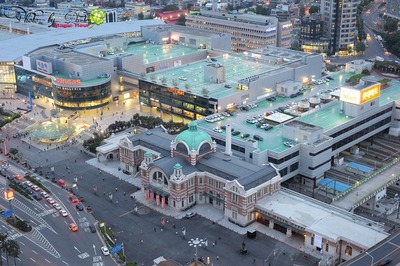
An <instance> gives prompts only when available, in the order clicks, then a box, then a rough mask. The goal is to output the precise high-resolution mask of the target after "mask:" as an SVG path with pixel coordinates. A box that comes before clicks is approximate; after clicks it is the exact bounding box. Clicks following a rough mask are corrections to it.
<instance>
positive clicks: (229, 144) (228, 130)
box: [225, 125, 232, 156]
mask: <svg viewBox="0 0 400 266" xmlns="http://www.w3.org/2000/svg"><path fill="white" fill-rule="evenodd" d="M225 154H226V155H229V156H231V155H232V126H231V125H226V138H225Z"/></svg>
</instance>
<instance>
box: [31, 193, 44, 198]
mask: <svg viewBox="0 0 400 266" xmlns="http://www.w3.org/2000/svg"><path fill="white" fill-rule="evenodd" d="M33 198H34V199H35V200H41V199H42V196H40V194H39V193H35V194H33Z"/></svg>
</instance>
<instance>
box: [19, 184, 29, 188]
mask: <svg viewBox="0 0 400 266" xmlns="http://www.w3.org/2000/svg"><path fill="white" fill-rule="evenodd" d="M19 187H20V188H22V189H26V188H27V187H28V186H27V185H26V184H24V183H20V184H19Z"/></svg>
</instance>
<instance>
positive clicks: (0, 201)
mask: <svg viewBox="0 0 400 266" xmlns="http://www.w3.org/2000/svg"><path fill="white" fill-rule="evenodd" d="M12 172H14V173H20V170H19V169H18V168H17V167H14V166H13V165H12V167H11V168H10V169H9V170H8V173H9V174H10V173H12ZM43 183H44V184H45V185H46V186H47V187H48V189H49V190H50V191H51V192H52V194H51V197H52V198H54V199H55V200H56V201H57V202H58V203H59V204H60V205H61V206H62V207H63V208H64V209H65V210H66V211H67V212H68V214H69V215H68V216H67V217H62V216H61V215H60V214H59V212H58V211H57V210H56V209H55V208H54V207H53V206H51V205H50V204H49V203H48V202H47V201H46V200H45V199H42V200H40V201H36V200H34V201H31V200H28V199H27V198H25V197H23V196H20V195H19V194H16V197H15V199H13V200H12V209H13V211H14V213H15V214H16V215H17V216H18V217H20V218H21V219H23V220H25V221H28V222H29V223H30V224H31V226H32V227H33V229H32V231H31V232H29V233H22V232H16V230H15V229H12V228H10V226H9V225H7V224H6V223H5V222H4V221H3V220H1V221H2V222H3V224H2V226H1V227H2V228H1V230H2V232H3V233H7V234H8V235H10V236H11V238H12V239H15V240H16V241H18V242H19V243H20V247H21V258H20V260H21V262H23V263H26V265H61V264H63V265H83V264H84V265H94V266H96V265H97V266H99V265H115V263H114V262H113V260H112V259H111V258H110V257H107V256H103V255H102V254H101V251H100V247H101V246H102V245H103V243H102V242H101V240H100V238H99V236H98V235H97V234H93V233H91V232H90V230H89V228H88V226H89V224H91V223H92V224H93V223H94V222H95V220H94V218H93V217H92V216H91V215H90V214H89V213H87V212H85V211H83V212H82V211H81V212H79V211H77V210H76V209H75V206H74V205H73V204H72V203H71V202H69V200H68V197H69V196H70V194H69V193H68V192H67V191H66V190H64V189H61V188H59V187H58V186H56V185H55V184H53V183H51V182H48V181H46V180H43ZM3 184H4V181H3ZM5 187H6V186H4V185H3V187H2V189H4V188H5ZM0 205H2V206H4V207H5V208H8V207H9V203H8V201H7V200H5V199H4V197H1V198H0ZM69 223H75V224H77V225H78V228H79V230H78V232H72V231H71V230H70V229H69V226H68V225H69ZM66 243H68V245H66ZM3 257H4V256H3ZM27 262H30V263H27ZM99 263H100V264H99ZM18 264H19V265H21V263H18Z"/></svg>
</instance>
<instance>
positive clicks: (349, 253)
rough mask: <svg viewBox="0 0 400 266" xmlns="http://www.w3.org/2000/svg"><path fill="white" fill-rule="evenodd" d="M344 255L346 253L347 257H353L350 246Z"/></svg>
mask: <svg viewBox="0 0 400 266" xmlns="http://www.w3.org/2000/svg"><path fill="white" fill-rule="evenodd" d="M344 253H345V254H346V255H347V256H351V255H353V248H352V247H350V246H347V247H346V250H345V252H344Z"/></svg>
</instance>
